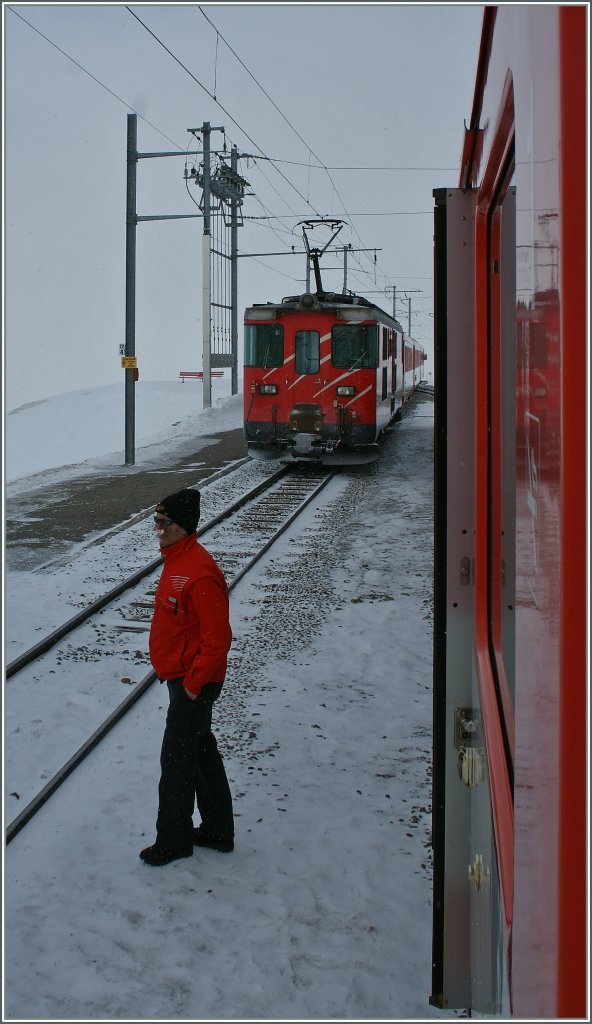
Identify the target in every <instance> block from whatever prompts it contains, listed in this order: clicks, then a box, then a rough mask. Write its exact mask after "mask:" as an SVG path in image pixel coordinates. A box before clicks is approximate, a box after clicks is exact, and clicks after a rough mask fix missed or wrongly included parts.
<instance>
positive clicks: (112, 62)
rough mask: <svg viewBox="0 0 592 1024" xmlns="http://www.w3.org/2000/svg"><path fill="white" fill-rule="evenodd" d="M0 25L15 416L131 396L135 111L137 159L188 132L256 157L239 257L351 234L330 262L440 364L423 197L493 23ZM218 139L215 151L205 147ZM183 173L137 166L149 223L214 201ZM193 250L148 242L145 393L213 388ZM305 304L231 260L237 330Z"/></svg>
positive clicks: (279, 11) (451, 158)
mask: <svg viewBox="0 0 592 1024" xmlns="http://www.w3.org/2000/svg"><path fill="white" fill-rule="evenodd" d="M2 11H3V21H4V68H5V71H4V86H5V93H4V95H5V100H4V171H5V195H4V203H5V235H4V246H5V267H6V269H5V275H4V287H5V310H6V312H5V322H4V347H5V361H6V376H7V383H6V402H7V408H8V409H10V408H15V407H17V406H19V405H21V404H23V403H25V402H30V401H36V400H38V399H40V398H43V397H46V396H48V395H51V394H59V393H61V392H64V391H70V390H75V389H78V388H84V387H88V386H95V385H100V384H106V383H113V382H118V381H120V380H121V382H122V386H123V370H122V369H121V364H120V351H119V348H120V345H122V344H123V343H124V340H125V205H126V132H127V114H128V112H132V111H135V112H137V114H138V150H139V151H140V152H143V153H147V152H162V151H172V150H175V151H179V152H184V151H185V150H186V149H187V146H188V143H189V141H190V138H191V137H190V135H189V134H188V132H187V129H188V128H193V127H198V126H201V124H202V123H203V122H204V121H209V122H210V123H211V124H212V125H213V126H223V127H224V128H225V138H226V141H227V145H228V147H229V148H230V146H231V145H232V144H236V145H237V146H238V148H239V152H241V153H248V154H253V155H254V156H255V157H256V159H253V158H252V157H251V158H250V159H248V160H247V159H243V160H241V162H240V165H239V171H240V173H241V174H242V175H243V176H244V177H245V178H246V179H247V180H248V182H249V188H248V189H247V195H246V197H245V202H244V207H243V213H244V217H245V226H244V227H242V228H241V229H240V231H239V250H240V251H241V252H242V253H279V252H286V253H288V252H290V251H291V247H292V246H294V247H295V248H296V249H297V250H302V235H301V229H300V228H299V227H298V226H297V225H298V222H299V221H302V220H304V219H306V218H316V217H319V216H329V217H334V218H340V219H342V220H344V221H345V222H346V225H347V226H346V227H344V228H343V229H342V230H341V233H340V235H339V238H338V240H336V242H335V245H337V244H339V245H344V244H348V243H351V245H352V247H353V248H354V249H368V250H371V251H369V252H366V253H362V252H360V253H352V254H350V257H349V260H348V281H347V285H348V288H351V289H352V290H355V291H356V292H358V293H360V294H364V295H367V296H368V297H370V298H373V299H374V300H375V301H377V302H378V303H379V304H380V305H382V306H383V308H385V309H387V310H389V311H390V310H392V288H393V286H394V287H396V290H397V296H398V298H399V301H398V303H397V316H398V319H399V320H400V321H401V322H402V323H403V325H404V327H405V329H407V326H408V300H407V295H409V296H410V297H411V333H412V334H413V335H414V336H415V337H416V338H417V339H418V340H419V341H421V342H422V343H423V344H424V345H425V347H426V349H427V350H428V352H429V353H430V356H431V351H432V327H433V318H432V316H431V312H432V302H433V289H432V208H433V200H432V190H433V189H434V188H437V187H442V186H446V185H453V186H454V185H456V184H457V180H458V167H459V163H460V154H461V150H462V143H463V123H464V121H465V120H467V121H468V119H469V116H470V112H471V105H472V98H473V86H474V77H475V70H476V65H477V55H478V47H479V38H480V28H481V19H482V11H483V8H482V6H480V5H473V4H457V5H422V4H415V5H398V4H376V5H370V4H362V5H359V4H316V3H314V4H282V3H280V4H244V3H241V4H238V5H232V4H206V5H203V6H202V7H199V6H197V5H195V4H177V5H173V4H167V5H159V4H155V5H151V4H137V5H130V7H129V9H128V7H126V6H125V5H123V4H99V5H86V4H84V5H83V4H62V5H60V6H54V5H52V4H40V5H32V4H19V3H11V4H3V6H2ZM131 12H133V13H131ZM134 15H136V16H137V17H134ZM138 19H141V21H140V20H138ZM142 22H143V24H142ZM151 33H152V34H151ZM199 83H201V84H199ZM214 96H215V97H216V100H217V102H216V100H215V99H214V98H213V97H214ZM223 138H224V136H223V135H222V133H220V132H218V133H214V134H213V135H212V143H213V146H216V147H217V148H220V147H221V145H222V142H223ZM194 148H195V147H194ZM185 163H186V161H185V159H184V158H183V157H169V158H162V159H145V160H140V161H139V162H138V199H137V212H138V214H140V215H163V214H182V213H185V214H187V213H196V212H198V210H197V207H196V206H195V204H194V199H197V200H199V198H200V196H201V192H200V190H199V189H196V188H195V186H191V187H190V189H189V190H188V189H187V187H186V183H185V180H184V167H185ZM192 163H193V161H191V160H189V163H188V166H189V167H191V165H192ZM319 165H320V166H319ZM189 193H191V194H189ZM192 196H193V199H192ZM249 218H257V219H253V220H250V219H249ZM262 218H266V219H262ZM201 237H202V222H201V220H198V219H187V220H179V221H175V220H170V221H159V222H147V223H141V224H139V225H138V229H137V321H136V324H137V326H136V352H137V355H138V365H139V369H140V382H141V381H142V380H162V379H165V380H166V379H169V380H173V379H176V377H177V374H178V371H179V370H180V369H199V368H201V344H202V333H201V331H202V327H201V320H202V313H201V304H202V278H201ZM327 238H328V236H323V238H322V239H321V237H320V236H317V239H316V241H317V243H319V244H320V243H321V242H323V241H325V240H327ZM374 250H376V259H375V254H374ZM324 268H325V269H324V273H323V285H324V287H325V288H326V289H327V290H329V289H332V290H339V291H340V290H341V288H342V284H343V261H342V259H341V257H339V258H338V257H337V255H335V254H334V253H331V252H329V253H327V256H326V258H325V261H324ZM304 287H305V259H304V257H303V256H299V255H296V256H292V255H282V256H275V255H273V256H266V257H257V258H249V259H246V258H245V259H241V260H239V325H241V322H242V312H243V310H244V307H245V306H247V305H250V304H251V303H253V302H264V301H267V300H273V301H278V300H279V299H281V298H282V296H284V295H289V294H295V293H297V292H300V291H304ZM385 289H386V290H385ZM239 332H240V334H241V336H242V326H239ZM427 368H428V370H429V369H432V368H433V363H432V361H431V358H430V361H429V363H428V366H427Z"/></svg>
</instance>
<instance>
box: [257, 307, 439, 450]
mask: <svg viewBox="0 0 592 1024" xmlns="http://www.w3.org/2000/svg"><path fill="white" fill-rule="evenodd" d="M424 359H425V354H424V351H423V349H422V347H421V345H419V344H418V343H417V342H415V341H413V339H412V338H409V337H408V336H407V335H406V334H404V332H403V329H402V327H401V325H400V324H399V323H398V322H397V321H396V320H394V319H393V318H392V317H390V316H389V315H388V314H387V313H385V312H384V311H383V310H381V309H379V307H378V306H375V305H373V304H372V303H371V302H369V301H368V300H367V299H364V298H361V297H359V296H352V295H335V294H333V293H330V294H328V293H325V292H317V294H316V295H313V294H311V293H308V292H307V293H305V294H304V295H296V296H291V297H288V298H285V299H283V301H282V302H281V303H277V304H274V303H266V304H261V305H255V306H251V307H250V308H249V309H247V310H246V313H245V349H244V396H245V409H244V429H245V438H246V441H247V447H248V450H249V453H250V454H251V455H252V456H253V457H255V458H272V459H280V460H281V461H294V460H298V461H316V462H319V463H322V464H325V465H331V464H334V463H345V464H349V463H364V462H371V461H373V460H374V459H376V458H377V456H378V452H379V448H378V444H377V441H378V438H379V436H380V434H381V433H382V432H383V431H384V430H385V428H386V427H387V426H388V425H389V423H391V422H392V421H393V419H395V418H396V417H397V416H398V415H400V410H401V406H402V405H403V403H404V402H405V401H406V400H407V398H409V396H410V395H411V393H412V392H413V391H414V390H415V389H416V388H417V386H418V384H419V383H420V381H421V380H422V379H423V367H424Z"/></svg>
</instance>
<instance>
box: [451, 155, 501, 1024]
mask: <svg viewBox="0 0 592 1024" xmlns="http://www.w3.org/2000/svg"><path fill="white" fill-rule="evenodd" d="M511 159H512V157H511V155H510V156H508V157H507V160H508V163H507V164H506V165H504V168H503V173H502V174H500V178H499V181H497V182H496V193H495V195H494V196H493V198H492V197H491V196H488V198H487V202H486V203H485V204H484V205H483V206H482V207H480V206H478V205H477V194H476V193H475V192H472V191H470V190H439V192H438V193H436V194H435V195H436V203H437V207H436V321H437V323H436V395H437V396H438V397H437V407H436V509H435V513H436V539H435V548H436V587H435V605H436V607H435V630H434V779H435V781H434V808H433V813H434V858H435V871H434V932H433V936H434V971H433V978H432V985H433V988H432V999H431V1001H432V1002H433V1003H434V1004H435V1005H438V1006H442V1007H447V1008H451V1007H465V1008H470V1009H472V1010H475V1011H479V1012H481V1013H487V1014H491V1013H500V1012H502V1010H503V1009H504V1008H507V1006H508V1005H509V992H508V985H507V981H506V976H507V967H508V960H509V942H510V928H511V920H512V897H513V876H512V872H513V800H512V781H513V780H512V763H513V721H514V714H513V658H514V633H513V630H514V596H513V580H514V575H515V573H514V569H515V567H514V522H515V512H514V500H515V499H514V494H515V492H514V486H513V479H514V457H515V455H514V451H515V408H514V401H515V397H514V396H515V383H516V357H515V308H516V298H515V195H514V190H513V189H512V188H509V187H508V186H509V176H510V174H511ZM449 254H450V257H451V258H450V259H448V256H449ZM459 254H462V255H459ZM475 262H476V266H477V273H476V274H475V272H474V267H475ZM475 287H476V291H475ZM475 326H476V337H475ZM449 337H450V338H451V339H453V342H454V343H453V344H452V343H451V344H450V345H448V338H449Z"/></svg>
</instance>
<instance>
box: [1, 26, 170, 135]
mask: <svg viewBox="0 0 592 1024" xmlns="http://www.w3.org/2000/svg"><path fill="white" fill-rule="evenodd" d="M8 10H9V11H10V12H11V14H16V16H17V18H20V19H21V21H24V23H25V25H28V26H29V28H31V29H33V32H36V33H37V35H38V36H41V38H42V39H45V42H46V43H49V45H50V46H53V48H54V49H55V50H57V51H58V53H61V54H62V56H63V57H66V58H67V60H69V61H71V62H72V64H75V65H76V67H77V68H79V69H80V71H83V72H84V74H85V75H88V77H89V78H92V80H93V82H96V83H97V85H100V86H101V88H102V89H104V90H105V91H106V92H108V93H109V94H110V95H111V96H113V97H114V99H116V100H118V102H119V103H123V105H124V107H126V108H127V109H128V110H131V111H132V113H134V114H137V116H138V117H139V118H141V119H142V121H144V122H145V123H146V124H148V125H150V127H151V128H153V129H154V131H155V132H158V134H159V135H162V137H163V139H166V140H167V142H170V143H171V145H172V146H176V147H177V149H178V150H180V151H181V152H182V153H183V152H184V149H183V147H182V146H179V144H178V143H177V142H174V141H173V139H171V138H169V136H168V135H167V134H166V133H165V132H163V131H162V130H161V129H160V128H157V127H156V125H155V124H152V121H149V120H148V118H147V117H144V115H143V114H140V113H139V111H137V110H135V109H134V107H132V105H131V103H128V102H127V100H124V99H123V98H122V97H121V96H118V95H117V93H116V92H113V89H110V88H109V86H108V85H105V83H104V82H102V81H101V79H100V78H97V76H96V75H93V74H92V72H90V71H89V70H88V69H87V68H85V67H84V65H83V64H81V63H80V62H79V61H77V60H75V58H74V57H71V56H70V54H69V53H66V51H65V50H62V48H61V46H58V44H57V43H54V41H53V40H52V39H50V38H49V36H46V35H45V34H44V33H43V32H41V31H40V29H38V28H36V27H35V25H32V24H31V22H30V21H27V19H26V18H24V17H23V15H22V14H19V12H18V11H15V9H14V7H9V8H8Z"/></svg>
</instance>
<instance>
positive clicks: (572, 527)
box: [557, 7, 588, 1017]
mask: <svg viewBox="0 0 592 1024" xmlns="http://www.w3.org/2000/svg"><path fill="white" fill-rule="evenodd" d="M586 13H587V12H586V10H585V9H584V8H573V7H572V8H568V7H562V8H561V9H560V14H559V29H560V53H559V61H560V73H561V108H560V113H561V125H562V134H561V164H562V171H563V173H562V175H561V184H560V189H561V191H560V204H561V211H562V218H561V251H562V253H564V254H566V255H565V258H564V260H563V261H562V267H561V281H560V292H561V323H560V330H561V341H562V344H561V466H562V474H561V555H562V557H561V603H562V606H561V731H560V772H561V784H560V807H561V821H560V840H559V892H560V898H559V922H558V925H559V943H558V947H559V964H558V990H557V1012H558V1016H562V1017H583V1016H585V1013H586V978H587V968H588V957H587V953H586V907H587V903H588V901H587V898H586V872H587V858H586V820H587V809H588V803H587V794H586V779H587V768H586V716H587V686H586V624H587V615H586V566H587V564H588V559H587V557H586V551H585V537H586V471H587V460H586V444H585V441H584V439H585V437H586V385H585V380H586V377H587V374H586V370H585V368H586V364H587V352H586V326H585V325H586V319H587V317H586V314H587V310H586V252H587V247H586V223H587V217H586V216H585V212H584V211H585V210H586V206H587V189H586V174H585V168H586V134H587V118H586V36H587V33H586Z"/></svg>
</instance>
